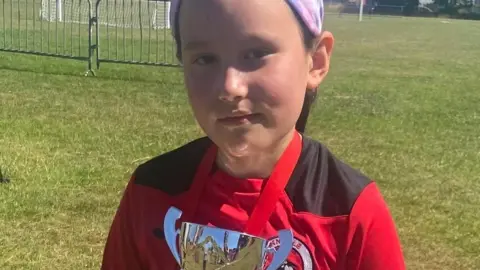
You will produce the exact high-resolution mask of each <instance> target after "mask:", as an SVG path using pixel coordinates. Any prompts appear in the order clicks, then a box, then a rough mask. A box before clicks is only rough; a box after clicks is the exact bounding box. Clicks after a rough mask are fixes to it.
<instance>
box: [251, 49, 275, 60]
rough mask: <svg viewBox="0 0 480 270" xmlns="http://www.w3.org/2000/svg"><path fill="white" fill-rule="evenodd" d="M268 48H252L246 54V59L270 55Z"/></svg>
mask: <svg viewBox="0 0 480 270" xmlns="http://www.w3.org/2000/svg"><path fill="white" fill-rule="evenodd" d="M269 54H270V52H268V51H267V50H251V51H249V52H247V54H246V55H245V59H259V58H263V57H265V56H267V55H269Z"/></svg>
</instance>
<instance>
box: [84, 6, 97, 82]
mask: <svg viewBox="0 0 480 270" xmlns="http://www.w3.org/2000/svg"><path fill="white" fill-rule="evenodd" d="M96 23H97V17H93V16H92V1H91V0H88V60H87V61H88V70H87V71H86V72H85V76H88V75H89V74H92V75H93V76H95V71H94V70H93V69H92V57H93V51H94V50H96V49H97V44H93V43H92V32H93V25H94V24H96Z"/></svg>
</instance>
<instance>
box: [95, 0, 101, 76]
mask: <svg viewBox="0 0 480 270" xmlns="http://www.w3.org/2000/svg"><path fill="white" fill-rule="evenodd" d="M100 1H102V0H97V3H96V5H95V17H96V18H97V24H96V28H95V29H96V33H95V40H96V45H97V51H96V53H97V55H96V57H97V69H99V68H100V60H99V59H100V38H99V33H100V28H99V20H100V18H99V17H98V6H99V5H100Z"/></svg>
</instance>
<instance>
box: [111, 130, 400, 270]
mask: <svg viewBox="0 0 480 270" xmlns="http://www.w3.org/2000/svg"><path fill="white" fill-rule="evenodd" d="M210 145H211V141H210V140H208V139H207V138H202V139H199V140H196V141H193V142H191V143H189V144H187V145H185V146H182V147H180V148H178V149H176V150H173V151H171V152H169V153H166V154H164V155H161V156H159V157H156V158H154V159H152V160H150V161H149V162H147V163H145V164H143V165H141V166H139V168H137V170H136V171H135V173H134V175H133V177H132V179H131V181H130V182H129V184H128V186H127V188H126V190H125V194H124V196H123V198H122V200H121V202H120V207H119V208H118V211H117V213H116V215H115V218H114V221H113V224H112V227H111V230H110V233H109V235H108V239H107V243H106V246H105V252H104V259H103V264H102V269H104V270H123V269H125V270H127V269H152V270H157V269H159V270H160V269H162V270H174V269H179V267H178V266H177V263H176V262H175V259H174V258H173V256H172V254H171V252H170V250H169V248H168V246H167V244H166V241H165V239H164V234H163V220H164V217H165V214H166V211H167V210H168V208H169V207H170V206H175V207H177V208H179V209H187V208H191V205H192V204H198V206H197V207H196V208H195V209H196V211H195V213H194V215H193V216H192V217H191V219H190V220H188V221H189V222H194V223H200V224H205V225H211V226H215V227H220V228H224V229H230V230H236V231H243V230H244V228H245V225H246V223H247V220H248V219H249V218H250V217H251V214H252V211H253V208H254V206H255V204H256V203H257V200H258V198H259V195H260V194H261V192H262V189H263V188H264V182H265V181H263V180H262V179H237V178H234V177H231V176H230V175H228V174H226V173H224V172H222V171H220V170H216V169H215V168H207V169H208V170H209V171H211V173H210V174H209V177H208V178H209V179H206V181H205V182H206V183H207V184H206V185H205V187H203V189H202V192H201V194H199V195H200V200H199V202H193V201H191V198H192V197H195V196H193V195H192V194H193V193H192V192H198V191H196V190H193V188H191V187H192V184H193V183H192V182H193V179H194V175H195V172H196V171H197V169H200V168H198V167H199V164H200V163H201V162H200V161H201V160H202V157H203V155H204V153H205V152H206V150H207V149H208V148H209V146H210ZM299 151H301V154H300V158H299V160H298V162H297V164H296V166H295V169H294V171H293V174H292V176H291V177H290V179H289V181H288V184H287V186H286V187H285V190H284V192H282V194H281V196H280V199H279V201H278V202H277V204H276V206H275V209H274V211H273V213H272V215H271V216H270V218H269V219H268V222H267V224H266V226H264V228H263V231H262V232H261V235H259V236H260V237H263V238H265V239H269V240H270V241H269V244H268V245H269V247H276V245H277V244H278V243H277V241H276V239H275V236H276V233H277V232H278V231H279V230H282V229H287V228H288V229H292V231H293V232H294V238H295V239H294V247H293V249H292V252H291V253H290V256H289V258H288V259H287V261H286V262H285V263H284V264H283V265H282V267H281V268H280V269H305V270H309V269H317V270H327V269H352V270H356V269H362V270H363V269H365V270H367V269H369V270H377V269H378V270H380V269H391V270H397V269H398V270H400V269H405V264H404V260H403V255H402V251H401V246H400V242H399V239H398V236H397V233H396V228H395V225H394V222H393V219H392V217H391V215H390V213H389V210H388V208H387V206H386V204H385V201H384V200H383V198H382V196H381V194H380V192H379V190H378V188H377V186H376V184H375V183H374V182H372V181H370V180H369V179H368V178H367V177H365V176H364V175H362V174H361V173H360V172H358V171H356V170H354V169H352V168H351V167H349V166H348V165H346V164H344V163H343V162H341V161H340V160H338V159H337V158H335V157H334V156H333V155H332V154H331V153H330V152H329V151H328V149H326V148H325V147H324V146H323V145H322V144H320V143H318V142H316V141H314V140H312V139H310V138H308V137H304V139H303V142H302V146H301V149H299ZM204 169H205V168H204ZM182 221H185V220H182Z"/></svg>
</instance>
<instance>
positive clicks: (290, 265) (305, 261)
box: [264, 238, 313, 270]
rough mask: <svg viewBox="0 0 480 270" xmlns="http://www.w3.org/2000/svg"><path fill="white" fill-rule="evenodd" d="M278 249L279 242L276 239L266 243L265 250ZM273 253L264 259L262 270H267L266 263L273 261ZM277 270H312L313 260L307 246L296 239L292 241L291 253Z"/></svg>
mask: <svg viewBox="0 0 480 270" xmlns="http://www.w3.org/2000/svg"><path fill="white" fill-rule="evenodd" d="M279 247H280V240H279V239H278V238H273V239H270V240H269V241H268V243H267V249H269V250H272V249H273V250H278V248H279ZM273 256H274V253H269V254H268V255H267V258H266V262H267V263H266V264H265V266H264V269H266V268H267V266H268V263H270V262H271V260H272V259H273ZM278 269H279V270H312V269H313V258H312V254H311V252H310V250H309V249H308V248H307V246H306V245H305V244H304V243H303V242H302V241H300V240H299V239H297V238H294V239H293V248H292V252H291V253H290V255H289V256H288V258H287V260H286V261H285V262H284V263H283V264H282V265H281V266H280V267H279V268H278Z"/></svg>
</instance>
